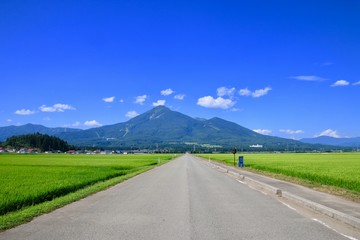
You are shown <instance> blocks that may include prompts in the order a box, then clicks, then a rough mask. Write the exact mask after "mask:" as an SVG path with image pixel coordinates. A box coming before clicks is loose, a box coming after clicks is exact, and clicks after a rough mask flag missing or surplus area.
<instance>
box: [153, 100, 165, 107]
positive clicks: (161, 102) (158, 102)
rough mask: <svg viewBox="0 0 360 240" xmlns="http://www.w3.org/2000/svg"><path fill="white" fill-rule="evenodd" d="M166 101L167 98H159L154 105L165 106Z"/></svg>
mask: <svg viewBox="0 0 360 240" xmlns="http://www.w3.org/2000/svg"><path fill="white" fill-rule="evenodd" d="M165 103H166V101H165V100H157V101H156V102H153V104H152V105H153V106H154V107H157V106H164V105H165Z"/></svg>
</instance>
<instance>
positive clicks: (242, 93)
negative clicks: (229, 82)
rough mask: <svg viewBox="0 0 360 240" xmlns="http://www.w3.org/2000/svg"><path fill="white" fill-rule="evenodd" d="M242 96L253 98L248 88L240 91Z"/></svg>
mask: <svg viewBox="0 0 360 240" xmlns="http://www.w3.org/2000/svg"><path fill="white" fill-rule="evenodd" d="M239 94H240V96H251V91H250V90H249V89H247V88H244V89H240V91H239Z"/></svg>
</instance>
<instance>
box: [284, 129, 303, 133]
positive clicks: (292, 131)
mask: <svg viewBox="0 0 360 240" xmlns="http://www.w3.org/2000/svg"><path fill="white" fill-rule="evenodd" d="M280 132H283V133H287V134H302V133H304V131H303V130H291V129H281V130H280Z"/></svg>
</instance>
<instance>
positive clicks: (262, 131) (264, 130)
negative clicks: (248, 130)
mask: <svg viewBox="0 0 360 240" xmlns="http://www.w3.org/2000/svg"><path fill="white" fill-rule="evenodd" d="M253 131H254V132H257V133H260V134H263V135H270V134H271V133H272V131H271V130H267V129H253Z"/></svg>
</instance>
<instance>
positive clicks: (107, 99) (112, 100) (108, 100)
mask: <svg viewBox="0 0 360 240" xmlns="http://www.w3.org/2000/svg"><path fill="white" fill-rule="evenodd" d="M102 100H103V101H104V102H107V103H112V102H114V100H115V97H114V96H113V97H108V98H103V99H102Z"/></svg>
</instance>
